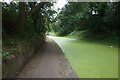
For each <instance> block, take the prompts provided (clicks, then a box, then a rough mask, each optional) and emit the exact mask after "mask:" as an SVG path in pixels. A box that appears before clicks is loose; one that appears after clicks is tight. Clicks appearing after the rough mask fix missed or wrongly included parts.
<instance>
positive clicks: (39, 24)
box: [2, 2, 56, 59]
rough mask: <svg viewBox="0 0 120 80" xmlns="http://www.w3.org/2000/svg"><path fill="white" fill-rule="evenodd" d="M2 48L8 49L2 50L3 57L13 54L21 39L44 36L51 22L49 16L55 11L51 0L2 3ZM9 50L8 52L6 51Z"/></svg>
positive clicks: (42, 37)
mask: <svg viewBox="0 0 120 80" xmlns="http://www.w3.org/2000/svg"><path fill="white" fill-rule="evenodd" d="M2 4H3V5H2V24H3V28H2V29H3V32H2V34H3V46H4V47H3V48H4V49H5V50H6V47H9V49H10V50H8V51H7V52H3V59H7V58H8V56H9V55H8V54H14V53H16V51H18V49H17V48H16V46H17V45H18V43H19V42H21V41H26V40H31V39H35V40H39V41H42V40H44V38H45V33H46V31H47V30H48V29H49V24H50V23H52V20H51V18H52V17H53V14H54V13H56V12H55V11H54V10H53V9H52V8H51V6H53V4H52V3H51V2H39V3H37V2H28V3H27V2H10V3H6V2H3V3H2ZM8 52H9V53H8Z"/></svg>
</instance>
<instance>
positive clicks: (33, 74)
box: [17, 38, 77, 78]
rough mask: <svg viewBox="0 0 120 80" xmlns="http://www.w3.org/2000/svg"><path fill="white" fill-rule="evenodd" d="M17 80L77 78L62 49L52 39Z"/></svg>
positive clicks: (48, 39)
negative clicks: (22, 79) (27, 79)
mask: <svg viewBox="0 0 120 80" xmlns="http://www.w3.org/2000/svg"><path fill="white" fill-rule="evenodd" d="M17 78H77V76H76V74H75V72H74V71H73V70H72V68H71V66H70V64H69V63H68V61H67V59H66V58H65V56H64V54H63V52H62V50H61V49H60V47H59V46H58V45H57V43H55V41H53V40H52V39H50V38H46V42H45V45H44V46H43V47H42V48H41V49H40V50H39V51H38V53H36V54H35V55H34V56H33V57H32V58H31V60H29V62H28V63H27V64H26V65H25V67H24V69H23V70H22V71H21V72H20V73H19V74H18V76H17Z"/></svg>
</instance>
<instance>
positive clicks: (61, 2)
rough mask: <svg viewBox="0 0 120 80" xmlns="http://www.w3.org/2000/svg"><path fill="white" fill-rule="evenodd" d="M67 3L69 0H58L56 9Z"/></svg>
mask: <svg viewBox="0 0 120 80" xmlns="http://www.w3.org/2000/svg"><path fill="white" fill-rule="evenodd" d="M65 4H67V0H58V1H57V3H56V4H55V5H54V7H55V9H58V8H60V9H61V8H62V7H64V6H65Z"/></svg>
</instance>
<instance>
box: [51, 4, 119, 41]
mask: <svg viewBox="0 0 120 80" xmlns="http://www.w3.org/2000/svg"><path fill="white" fill-rule="evenodd" d="M55 19H56V20H57V21H56V23H54V24H53V26H54V27H53V30H54V32H55V33H56V34H58V35H60V36H65V35H68V34H70V33H72V32H78V31H79V32H80V36H82V37H83V38H88V39H96V40H115V41H116V40H118V29H119V27H120V2H116V3H111V2H103V3H99V2H94V3H85V2H74V3H73V2H72V3H70V2H69V3H68V4H66V6H65V7H64V8H62V10H61V12H60V13H59V14H58V16H57V17H56V18H55Z"/></svg>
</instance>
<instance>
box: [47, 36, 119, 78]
mask: <svg viewBox="0 0 120 80" xmlns="http://www.w3.org/2000/svg"><path fill="white" fill-rule="evenodd" d="M48 37H50V38H52V39H54V40H55V41H56V42H57V43H58V45H59V46H60V47H61V49H62V50H63V52H64V53H65V56H66V57H67V59H68V61H69V62H70V64H71V65H72V68H73V69H74V71H75V72H76V73H77V75H78V77H80V78H118V48H117V47H114V46H107V45H103V44H98V43H94V42H87V41H82V40H76V39H72V38H66V37H55V36H48Z"/></svg>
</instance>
